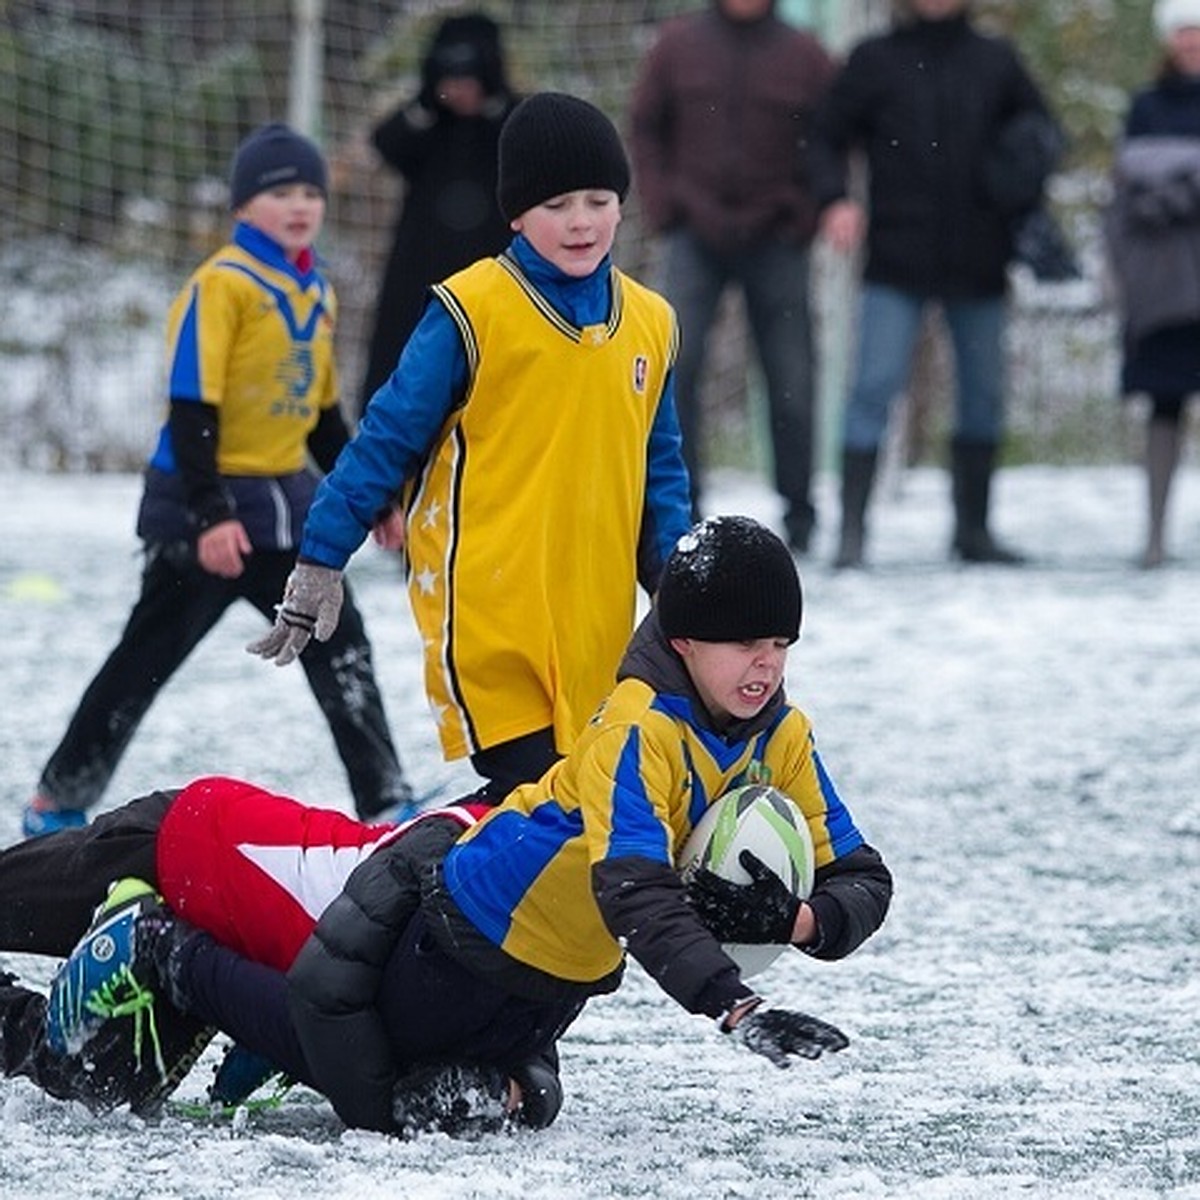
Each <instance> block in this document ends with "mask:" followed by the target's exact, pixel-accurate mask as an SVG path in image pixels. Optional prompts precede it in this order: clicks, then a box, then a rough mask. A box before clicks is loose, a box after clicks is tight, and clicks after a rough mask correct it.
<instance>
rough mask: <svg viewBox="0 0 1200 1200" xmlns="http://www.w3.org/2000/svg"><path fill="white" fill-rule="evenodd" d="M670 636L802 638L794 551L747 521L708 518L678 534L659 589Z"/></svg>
mask: <svg viewBox="0 0 1200 1200" xmlns="http://www.w3.org/2000/svg"><path fill="white" fill-rule="evenodd" d="M655 606H656V608H657V610H658V623H659V626H660V628H661V629H662V631H663V633H665V634H666V635H667V637H686V638H696V639H698V640H699V641H702V642H744V641H752V640H754V639H755V638H773V637H785V638H787V640H788V641H789V642H794V641H795V640H796V639H797V638H798V637H799V636H800V613H801V609H802V607H803V601H802V599H801V595H800V576H799V575H798V574H797V572H796V563H795V561H794V560H793V558H792V554H791V551H790V550H789V549H788V548H787V546H785V545H784V543H783V541H782V540H781V539H780V538H778V537H776V536H775V534H773V533H772V532H771V531H770V530H769V529H767V528H766V526H765V525H760V524H759V523H758V522H757V521H755V520H752V519H751V518H750V517H708V518H706V519H705V520H703V521H701V522H700V523H699V524H698V525H694V526H693V527H692V529H691V530H690V531H689V532H688V533H685V534H684V535H683V537H681V538H680V539H679V541H678V542H677V543H676V545H675V549H674V550H673V551H672V552H671V557H670V558H668V559H667V565H666V567H664V568H663V574H662V580H661V581H660V583H659V585H658V598H657V600H656V601H655Z"/></svg>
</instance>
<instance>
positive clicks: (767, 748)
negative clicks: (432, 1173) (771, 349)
mask: <svg viewBox="0 0 1200 1200" xmlns="http://www.w3.org/2000/svg"><path fill="white" fill-rule="evenodd" d="M800 617H801V592H800V581H799V578H798V576H797V574H796V566H795V562H794V561H793V559H792V557H791V553H790V551H789V550H788V548H787V546H785V545H784V543H783V542H782V541H781V540H780V539H779V538H778V537H777V536H776V535H775V534H773V533H772V532H770V531H769V530H767V529H765V528H764V527H763V526H762V525H760V524H758V523H757V522H755V521H752V520H750V519H749V518H745V517H717V518H712V519H710V520H707V521H705V522H702V523H701V524H700V525H698V526H696V527H695V528H694V529H693V530H692V531H691V532H689V534H687V535H686V536H685V537H684V538H683V539H682V540H681V541H680V543H679V545H678V547H677V548H676V549H675V551H674V552H673V554H672V555H671V557H670V559H669V561H668V562H667V564H666V567H665V570H664V572H663V577H662V582H661V585H660V588H659V592H658V596H657V599H656V602H655V607H654V608H653V609H652V610H651V612H650V614H649V615H648V616H647V617H646V619H645V620H644V621H643V623H642V624H641V625H640V626H639V628H638V631H637V632H636V633H635V635H634V637H633V639H632V641H631V643H630V645H629V649H628V653H627V654H626V656H625V659H624V662H623V664H622V666H621V669H620V682H619V683H617V685H616V687H615V689H614V690H613V691H612V693H611V695H610V696H609V698H608V699H607V701H606V702H605V703H604V705H603V706H602V707H601V708H600V710H599V711H598V712H597V713H596V714H595V715H594V716H593V719H592V720H591V721H590V722H589V724H588V726H587V728H586V729H585V731H584V732H583V734H582V735H581V736H580V737H579V738H578V739H577V741H576V743H575V745H574V747H573V748H572V749H571V751H570V753H569V754H568V755H567V756H566V757H565V758H564V759H563V760H562V761H561V762H559V763H557V764H556V765H555V766H554V767H552V768H551V769H550V770H549V771H548V772H547V773H546V774H545V775H544V776H543V777H542V779H540V780H539V781H538V782H536V783H532V784H527V785H524V786H522V787H519V788H517V789H516V790H515V791H514V792H513V793H512V794H511V795H510V796H509V797H508V798H507V799H506V800H505V801H504V802H503V803H502V804H500V805H499V806H498V807H495V808H491V809H487V810H485V811H484V814H483V816H482V819H481V820H480V821H479V822H478V823H477V824H475V825H473V826H472V827H471V828H469V829H467V830H466V831H465V832H462V831H460V830H459V829H456V828H453V827H449V826H448V825H447V824H446V823H445V822H434V821H427V822H423V823H419V825H420V827H419V828H417V829H414V830H413V832H411V833H409V834H408V835H407V836H406V837H405V838H404V839H403V842H402V845H403V850H402V851H401V850H400V849H399V848H398V847H397V848H395V849H393V848H392V847H389V846H384V847H381V848H380V849H379V850H377V851H376V852H375V853H373V854H372V855H371V856H370V857H369V858H368V859H367V860H366V861H365V862H363V863H361V864H360V865H359V866H357V867H356V868H355V870H354V871H353V872H352V873H351V874H350V876H349V877H348V879H347V880H346V883H345V885H344V888H343V891H342V894H341V895H340V896H338V897H337V898H335V899H334V900H333V901H332V903H331V904H330V905H329V907H328V908H327V909H326V910H325V912H324V913H323V914H322V916H321V917H320V919H319V920H318V921H317V924H316V926H315V927H314V929H313V932H312V933H311V935H310V936H309V937H308V939H307V940H306V941H305V943H304V945H303V946H302V947H301V949H300V951H299V954H298V955H297V957H296V959H295V961H294V963H293V964H292V966H291V967H290V969H289V970H288V973H287V975H286V976H284V975H283V974H281V973H279V972H278V971H272V970H269V969H267V968H264V967H262V966H261V965H260V964H255V963H247V962H246V961H245V960H244V959H240V958H239V957H238V956H237V955H236V954H235V953H234V952H233V951H230V950H227V949H224V948H222V947H218V946H215V945H207V944H206V949H205V952H204V953H203V954H199V953H194V954H189V955H188V956H187V959H186V962H185V961H179V962H176V963H175V964H174V967H173V968H172V970H171V972H170V975H169V979H166V980H165V981H164V984H165V985H167V986H168V991H167V994H168V995H170V996H171V998H172V999H173V1000H174V1001H175V1003H176V1004H177V1006H178V1007H179V1008H181V1009H182V1010H183V1011H185V1012H187V1013H189V1014H190V1015H192V1016H194V1017H197V1018H200V1019H202V1020H204V1021H205V1022H207V1023H210V1024H213V1025H217V1026H219V1027H221V1028H223V1029H224V1030H225V1031H226V1032H227V1033H230V1034H231V1035H233V1036H235V1037H236V1038H238V1040H239V1042H241V1043H243V1044H245V1045H247V1046H249V1047H250V1048H251V1049H253V1050H255V1051H256V1052H258V1053H260V1054H263V1055H265V1056H266V1057H267V1058H268V1059H269V1060H270V1061H271V1062H273V1063H275V1064H276V1065H277V1066H278V1067H280V1068H281V1069H283V1070H284V1071H286V1072H288V1073H290V1074H292V1075H293V1076H294V1077H296V1078H302V1079H305V1080H307V1081H309V1082H310V1083H312V1084H313V1086H316V1087H318V1088H319V1089H320V1090H321V1091H322V1092H324V1093H325V1095H326V1096H328V1097H329V1099H330V1101H331V1103H332V1104H333V1106H334V1108H335V1110H336V1111H337V1112H338V1114H339V1116H341V1117H342V1119H343V1120H345V1121H346V1122H347V1123H348V1124H350V1125H354V1126H360V1127H364V1128H369V1129H382V1130H389V1129H394V1127H395V1122H396V1112H397V1109H396V1108H395V1107H394V1101H395V1100H396V1097H397V1088H398V1084H399V1081H402V1080H404V1079H405V1078H407V1077H408V1076H409V1073H410V1072H411V1071H412V1070H413V1069H414V1067H417V1066H420V1065H428V1064H437V1063H442V1064H446V1063H449V1064H456V1065H457V1066H459V1067H461V1068H463V1070H464V1074H463V1075H462V1076H461V1078H463V1079H468V1078H469V1079H473V1080H474V1084H475V1085H476V1086H483V1087H484V1090H486V1091H488V1092H489V1094H492V1095H500V1096H508V1097H509V1102H510V1104H514V1105H515V1104H516V1103H517V1101H518V1100H520V1110H521V1112H522V1113H523V1119H524V1123H526V1124H533V1125H544V1124H549V1122H550V1121H552V1120H553V1119H554V1116H555V1114H556V1113H557V1111H558V1102H559V1098H560V1096H561V1088H560V1086H559V1084H558V1081H557V1073H556V1071H555V1069H554V1068H555V1066H556V1059H555V1057H554V1048H555V1043H556V1041H557V1039H558V1038H559V1036H560V1035H561V1034H562V1033H563V1031H564V1030H566V1029H567V1028H568V1026H569V1025H570V1023H571V1021H572V1020H573V1019H574V1018H575V1017H576V1016H577V1015H578V1013H579V1011H580V1010H581V1009H582V1007H583V1005H584V1003H585V1002H586V1001H587V1000H588V998H589V997H591V996H595V995H599V994H602V993H605V992H611V991H613V990H614V989H615V988H616V987H617V986H618V985H619V983H620V981H621V977H622V972H623V970H624V965H625V956H626V954H631V955H632V956H633V957H634V958H635V959H636V960H637V961H638V962H639V963H640V964H641V966H642V967H643V968H645V970H646V971H647V972H648V974H649V975H650V976H651V977H652V978H653V979H654V980H655V981H656V982H657V983H658V984H659V986H660V987H661V988H662V989H663V990H664V991H665V992H667V994H668V995H670V996H671V997H672V998H673V999H674V1000H676V1001H677V1002H678V1003H679V1004H680V1005H682V1006H683V1007H684V1008H685V1009H687V1010H688V1011H689V1012H692V1013H697V1014H704V1015H707V1016H709V1017H712V1018H714V1019H715V1020H716V1021H717V1022H718V1025H719V1028H720V1029H721V1030H722V1031H723V1032H725V1033H728V1034H731V1035H732V1038H731V1040H732V1041H733V1042H734V1043H735V1044H738V1045H744V1046H745V1047H746V1048H748V1049H750V1050H752V1051H754V1052H755V1053H758V1054H762V1055H764V1056H765V1057H767V1058H768V1059H770V1060H771V1061H772V1062H774V1063H775V1064H776V1065H778V1066H787V1065H788V1063H789V1061H791V1059H792V1058H793V1057H795V1056H799V1057H803V1058H816V1057H818V1056H819V1055H821V1054H822V1053H824V1052H826V1051H836V1050H840V1049H842V1048H843V1047H844V1046H845V1045H846V1044H847V1042H848V1039H847V1038H846V1037H845V1035H844V1034H842V1033H841V1032H840V1031H839V1030H838V1029H836V1028H835V1027H834V1026H832V1025H829V1024H827V1023H825V1022H824V1021H821V1020H818V1019H816V1018H813V1017H810V1016H806V1015H805V1014H803V1013H799V1012H793V1011H791V1010H790V1009H777V1008H768V1007H766V1006H765V1005H764V1002H763V1000H762V998H761V997H760V996H759V995H757V994H756V993H755V992H754V991H752V990H751V988H750V987H749V986H747V984H746V983H745V982H744V981H743V979H742V978H741V975H740V972H739V969H738V966H737V964H736V963H735V962H734V961H733V960H732V959H731V958H729V957H728V956H727V955H726V954H725V952H724V951H723V949H722V948H721V943H722V942H743V943H756V942H757V943H760V944H765V943H776V944H780V945H785V944H790V945H793V946H796V947H798V948H799V949H800V950H802V951H804V952H805V953H806V954H807V955H809V956H810V957H811V958H813V959H821V960H833V959H839V958H842V957H844V956H846V955H847V954H850V953H851V952H852V951H854V950H855V949H856V948H857V947H858V946H859V945H861V943H862V942H863V941H864V940H865V939H866V938H868V937H869V936H870V935H871V934H872V933H874V932H875V930H876V929H878V927H879V926H880V924H881V923H882V921H883V919H884V917H885V915H886V913H887V909H888V905H889V903H890V900H891V893H892V881H891V875H890V873H889V871H888V869H887V867H886V865H885V864H884V862H883V860H882V858H881V857H880V855H879V853H878V852H877V851H876V850H875V849H873V848H872V847H871V846H870V845H868V844H867V843H866V841H865V840H864V838H863V835H862V833H861V832H860V831H859V829H858V827H857V826H856V824H855V822H854V820H853V818H852V817H851V815H850V813H849V811H848V810H847V809H846V807H845V805H844V804H843V802H842V800H841V799H840V797H839V796H838V794H837V791H836V789H835V787H834V784H833V782H832V780H831V778H830V776H829V774H828V772H827V771H826V770H825V767H824V765H823V764H822V762H821V760H820V757H819V756H818V754H817V750H816V746H815V743H814V739H813V732H812V727H811V725H810V723H809V720H808V718H807V717H806V716H805V715H804V713H803V712H801V711H800V710H799V709H798V708H795V707H793V706H792V705H791V704H789V702H788V701H787V698H786V696H785V694H784V669H785V666H786V662H787V655H788V648H789V646H790V645H791V643H793V642H794V641H796V639H797V638H798V636H799V633H800ZM748 782H757V783H769V784H771V785H772V786H774V787H776V788H778V789H779V790H780V791H782V792H784V793H786V794H787V795H788V796H790V797H791V799H792V800H793V801H795V803H796V804H797V805H798V806H799V808H800V810H801V811H802V812H803V814H804V817H805V819H806V821H807V823H808V828H809V831H810V833H811V836H812V841H813V846H814V851H815V863H816V874H815V881H814V885H813V888H812V891H811V894H810V895H809V897H808V899H807V900H804V901H799V900H797V899H796V898H795V897H794V896H793V895H792V894H791V893H790V892H789V891H788V889H787V888H786V887H785V886H784V884H783V883H782V881H781V880H779V879H778V878H777V877H775V876H774V875H773V874H772V873H771V872H770V871H768V870H766V869H765V868H763V869H762V870H760V871H759V872H757V873H756V874H755V875H754V882H752V883H750V884H747V885H745V886H740V885H736V884H730V883H724V882H722V881H721V880H719V879H717V878H716V877H714V876H712V875H710V874H708V873H705V872H701V873H700V874H699V875H698V876H697V877H696V878H695V879H692V880H690V881H689V882H688V883H687V884H686V886H685V883H684V881H683V880H682V878H681V876H680V874H679V872H678V871H677V869H676V867H677V862H678V856H679V853H680V851H681V849H682V847H683V846H684V844H685V843H686V841H687V839H688V836H689V835H690V833H691V831H692V829H693V828H694V827H695V825H696V823H697V822H698V821H699V819H700V818H701V816H702V815H703V814H704V812H705V811H706V809H707V807H708V806H709V804H711V803H712V801H713V800H715V799H716V798H717V797H719V796H721V795H723V794H725V793H726V792H728V791H730V790H731V789H733V788H736V787H738V786H740V785H742V784H745V783H748ZM400 854H402V855H403V859H402V860H401V859H399V858H395V857H393V856H394V855H400ZM181 936H185V937H186V938H188V939H189V944H191V945H193V947H194V946H195V945H196V943H195V941H194V939H195V938H205V937H206V935H204V934H199V933H188V932H187V931H186V926H185V927H183V929H182V930H181ZM176 968H178V969H176ZM347 1046H353V1047H357V1048H358V1051H357V1052H356V1053H353V1054H348V1053H347V1052H346V1048H347ZM531 1063H534V1064H537V1065H538V1069H537V1070H536V1071H534V1072H533V1073H532V1078H533V1079H534V1080H535V1081H536V1086H537V1089H538V1094H537V1095H536V1096H535V1097H534V1098H533V1102H532V1104H531V1101H530V1099H529V1098H527V1097H525V1096H524V1095H523V1093H522V1095H521V1096H520V1097H518V1096H517V1095H516V1094H515V1091H514V1089H513V1087H512V1085H511V1084H510V1083H509V1082H508V1081H510V1080H511V1081H515V1082H516V1084H517V1087H519V1088H525V1087H528V1086H529V1080H530V1079H531V1074H530V1071H529V1065H530V1064H531ZM467 1066H469V1067H470V1068H471V1069H470V1071H469V1072H467V1071H466V1070H465V1069H466V1067H467Z"/></svg>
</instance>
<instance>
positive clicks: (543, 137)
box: [496, 92, 629, 221]
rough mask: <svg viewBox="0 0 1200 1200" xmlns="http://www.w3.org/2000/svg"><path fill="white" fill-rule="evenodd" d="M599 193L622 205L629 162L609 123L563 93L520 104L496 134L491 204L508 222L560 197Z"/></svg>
mask: <svg viewBox="0 0 1200 1200" xmlns="http://www.w3.org/2000/svg"><path fill="white" fill-rule="evenodd" d="M583 188H604V189H606V190H608V191H613V192H616V193H617V196H618V197H619V198H620V199H622V200H624V199H625V193H626V192H628V191H629V160H628V158H626V156H625V147H624V146H622V144H621V137H620V134H618V133H617V130H616V127H615V126H614V125H613V123H612V122H611V121H610V120H609V119H608V118H607V117H606V116H605V115H604V114H603V113H602V112H601V111H600V110H599V109H598V108H596V107H595V105H593V104H589V103H588V102H587V101H586V100H580V99H579V98H578V97H577V96H568V95H566V94H565V93H563V92H537V93H536V94H534V95H532V96H530V97H528V98H527V99H525V100H522V101H521V103H520V104H518V105H517V107H516V108H514V109H513V111H512V114H511V116H509V118H508V120H507V121H505V122H504V127H503V129H501V130H500V178H499V183H498V184H497V186H496V199H497V200H498V201H499V204H500V211H501V212H502V213H503V214H504V216H505V218H506V219H508V220H509V221H511V220H513V218H515V217H519V216H520V215H521V214H522V213H523V212H528V211H529V210H530V209H531V208H534V207H535V206H537V205H539V204H541V203H542V202H543V201H546V200H549V199H550V198H551V197H552V196H561V195H562V194H563V193H564V192H575V191H579V190H581V189H583Z"/></svg>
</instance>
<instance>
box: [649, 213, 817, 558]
mask: <svg viewBox="0 0 1200 1200" xmlns="http://www.w3.org/2000/svg"><path fill="white" fill-rule="evenodd" d="M808 260H809V255H808V249H807V247H804V246H797V245H793V244H788V243H784V242H779V241H775V240H772V239H769V238H768V239H764V240H762V241H759V242H756V243H754V244H753V245H750V246H745V247H742V248H740V249H738V250H735V251H730V252H729V253H727V254H721V253H718V252H717V251H715V250H713V249H711V248H710V247H708V246H706V245H704V244H703V243H702V242H701V241H699V239H697V238H696V237H695V236H694V235H693V234H691V233H690V232H689V231H688V230H686V229H678V230H676V231H675V232H673V233H672V234H671V235H670V238H669V241H668V243H667V261H666V281H665V284H664V290H665V292H666V295H667V298H668V299H669V300H670V301H671V303H672V304H673V305H674V306H675V311H676V313H677V315H678V317H679V327H680V331H681V333H682V344H681V346H680V350H679V360H678V362H677V363H676V366H675V404H676V407H677V409H678V411H679V426H680V430H681V432H682V434H683V457H684V460H685V462H686V463H687V467H688V473H689V474H690V476H691V480H692V499H693V507H694V506H695V501H696V499H697V498H698V495H699V490H700V466H701V464H700V456H699V450H700V445H701V429H700V401H699V394H698V393H699V381H700V373H701V371H702V369H703V367H704V357H705V350H706V348H707V341H708V333H709V330H710V329H711V328H712V323H713V318H714V317H715V315H716V311H717V304H718V302H719V301H720V299H721V294H722V293H723V292H724V290H725V288H726V287H727V286H728V285H729V284H731V283H732V284H736V285H737V286H738V287H740V288H741V289H742V294H743V296H744V297H745V301H746V316H747V319H748V322H749V325H750V333H751V336H752V338H753V340H754V345H755V348H756V350H757V351H758V358H759V363H760V364H761V366H762V372H763V377H764V379H765V382H766V387H767V403H768V405H769V409H770V422H771V443H772V449H773V454H774V460H775V488H776V490H777V491H778V492H779V494H780V495H781V496H782V497H783V499H784V502H785V504H786V506H787V508H786V512H785V520H786V523H787V529H788V534H789V536H791V538H792V540H793V541H794V542H797V543H798V542H801V541H803V542H807V540H808V534H809V532H810V530H811V528H812V524H813V519H814V509H813V506H812V502H811V499H810V490H811V484H812V457H813V350H812V320H811V316H810V312H809V301H808V277H809V264H808Z"/></svg>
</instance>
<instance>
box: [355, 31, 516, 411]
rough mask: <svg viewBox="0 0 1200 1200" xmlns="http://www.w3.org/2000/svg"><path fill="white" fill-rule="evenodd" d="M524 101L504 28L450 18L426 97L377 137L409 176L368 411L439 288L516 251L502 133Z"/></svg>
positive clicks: (424, 82)
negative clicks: (511, 74)
mask: <svg viewBox="0 0 1200 1200" xmlns="http://www.w3.org/2000/svg"><path fill="white" fill-rule="evenodd" d="M515 104H516V97H514V95H513V93H512V90H511V88H510V87H509V83H508V79H507V75H506V71H505V63H504V54H503V48H502V44H501V36H500V29H499V27H498V26H497V25H496V23H495V21H493V20H492V19H491V18H490V17H487V16H485V15H483V14H482V13H466V14H463V15H461V16H454V17H447V18H446V20H444V21H443V22H442V23H441V25H439V26H438V29H437V32H436V33H435V34H434V36H433V39H432V42H431V44H430V46H429V49H428V51H427V53H426V55H425V59H424V62H423V63H422V65H421V90H420V91H419V92H418V93H417V95H416V97H415V98H413V99H412V100H410V101H408V102H406V103H405V104H403V105H401V106H400V107H399V108H397V109H396V110H395V111H394V112H393V113H392V114H391V115H390V116H388V117H387V118H386V119H385V120H384V121H382V122H381V123H380V124H379V125H378V126H377V127H376V128H375V130H374V132H373V133H372V135H371V140H372V142H373V143H374V145H375V148H376V150H378V151H379V154H380V155H381V157H382V158H383V161H384V162H385V163H387V165H388V166H389V167H391V168H392V169H393V170H395V171H397V172H398V173H399V174H400V175H401V176H402V177H403V179H404V183H405V189H404V197H403V199H402V201H401V205H400V214H399V219H398V221H397V223H396V234H395V238H394V240H393V242H392V248H391V252H390V253H389V255H388V260H387V265H386V267H385V268H384V273H383V282H382V286H381V288H380V291H379V297H378V301H377V304H376V315H375V326H374V330H373V332H372V334H371V342H370V347H369V351H368V356H367V367H366V373H365V375H364V377H363V382H362V388H361V391H360V405H361V407H362V408H365V407H366V405H367V402H368V401H369V400H370V399H371V397H372V396H373V395H374V394H375V392H376V391H378V389H379V387H380V385H381V384H383V383H384V382H386V380H387V378H388V376H389V375H391V373H392V371H393V370H395V367H396V361H397V359H398V358H399V357H400V352H401V350H403V349H404V343H405V342H406V341H408V337H409V334H411V333H412V331H413V328H414V327H415V325H416V323H417V321H418V320H419V319H420V316H421V310H422V309H423V308H424V307H425V297H426V292H427V290H428V288H429V285H430V284H431V283H436V282H437V281H438V280H441V279H445V278H446V277H447V276H449V275H452V274H453V273H454V272H455V271H457V270H459V269H461V268H462V267H465V266H467V265H468V264H470V263H472V262H474V261H475V260H476V259H479V258H487V257H489V256H491V255H493V254H499V253H500V251H501V250H503V249H504V247H505V246H506V245H508V242H509V238H510V237H511V233H510V231H509V228H508V222H507V221H506V220H505V219H504V216H503V214H502V213H501V212H500V208H499V205H498V204H497V203H496V171H497V165H496V159H497V146H498V143H499V139H500V127H501V126H502V125H503V124H504V122H505V120H506V119H507V117H508V114H509V113H510V112H511V111H512V109H513V107H514V105H515Z"/></svg>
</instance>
